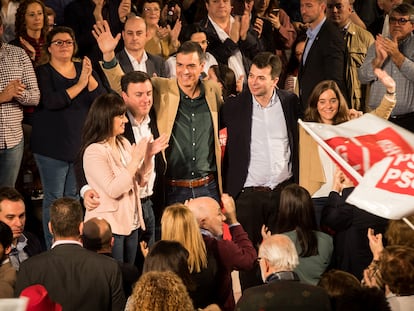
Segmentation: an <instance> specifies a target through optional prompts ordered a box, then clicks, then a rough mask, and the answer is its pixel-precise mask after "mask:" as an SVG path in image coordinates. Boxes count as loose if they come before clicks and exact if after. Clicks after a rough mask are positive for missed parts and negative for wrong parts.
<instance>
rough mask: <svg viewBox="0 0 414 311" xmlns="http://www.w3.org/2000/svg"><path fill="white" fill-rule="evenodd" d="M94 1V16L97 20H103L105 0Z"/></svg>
mask: <svg viewBox="0 0 414 311" xmlns="http://www.w3.org/2000/svg"><path fill="white" fill-rule="evenodd" d="M92 2H93V3H94V4H95V8H94V10H93V16H94V17H95V21H96V22H101V21H103V17H102V8H103V6H104V4H105V0H92Z"/></svg>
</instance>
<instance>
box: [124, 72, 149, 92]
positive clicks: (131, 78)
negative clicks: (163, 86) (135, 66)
mask: <svg viewBox="0 0 414 311" xmlns="http://www.w3.org/2000/svg"><path fill="white" fill-rule="evenodd" d="M145 81H150V82H151V77H150V76H149V75H148V74H147V73H146V72H143V71H130V72H128V73H126V74H124V75H123V76H122V78H121V89H122V91H123V92H127V91H128V86H129V85H130V84H131V83H144V82H145Z"/></svg>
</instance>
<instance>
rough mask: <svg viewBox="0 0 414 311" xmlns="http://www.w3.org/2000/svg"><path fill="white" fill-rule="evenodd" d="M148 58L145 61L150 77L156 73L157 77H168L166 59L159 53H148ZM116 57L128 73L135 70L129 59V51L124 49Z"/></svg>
mask: <svg viewBox="0 0 414 311" xmlns="http://www.w3.org/2000/svg"><path fill="white" fill-rule="evenodd" d="M147 56H148V59H147V61H146V62H145V65H146V66H147V73H148V75H149V76H150V77H153V76H154V74H156V76H157V77H163V78H167V77H168V72H167V68H166V66H165V62H164V59H163V58H162V57H160V56H157V55H152V54H149V53H147ZM116 58H117V59H118V62H119V65H120V66H121V68H122V70H123V71H124V72H125V73H127V72H131V71H134V68H133V67H132V64H131V61H130V60H129V57H128V55H127V53H126V52H125V49H122V50H121V51H119V52H118V53H117V54H116Z"/></svg>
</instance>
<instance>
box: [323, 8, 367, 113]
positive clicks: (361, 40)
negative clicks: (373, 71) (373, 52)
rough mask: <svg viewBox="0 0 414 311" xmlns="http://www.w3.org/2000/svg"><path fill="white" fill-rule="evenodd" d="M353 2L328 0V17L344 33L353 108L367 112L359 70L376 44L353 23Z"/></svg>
mask: <svg viewBox="0 0 414 311" xmlns="http://www.w3.org/2000/svg"><path fill="white" fill-rule="evenodd" d="M351 1H352V0H328V5H327V10H326V16H327V18H328V20H330V21H331V22H333V23H334V24H335V25H337V26H338V28H339V30H341V31H342V33H343V36H344V39H345V42H346V45H347V49H348V50H347V58H346V62H345V68H346V70H345V81H346V85H347V89H348V91H349V95H350V100H351V101H350V104H351V107H352V108H354V109H356V110H362V111H365V93H366V90H365V88H361V83H360V82H359V79H358V68H359V67H360V66H361V64H362V62H363V61H364V59H365V56H366V55H367V51H368V48H369V47H370V46H371V44H372V43H374V37H373V36H372V35H371V33H370V32H368V31H367V30H365V29H363V28H362V27H360V26H358V25H357V24H355V23H354V22H352V21H351V15H352V12H353V10H352V4H351Z"/></svg>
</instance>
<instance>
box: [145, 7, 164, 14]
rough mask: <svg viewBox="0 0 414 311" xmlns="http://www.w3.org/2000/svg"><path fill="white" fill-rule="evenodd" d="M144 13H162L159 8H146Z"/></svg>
mask: <svg viewBox="0 0 414 311" xmlns="http://www.w3.org/2000/svg"><path fill="white" fill-rule="evenodd" d="M144 11H145V12H154V13H157V12H159V11H160V9H159V8H144Z"/></svg>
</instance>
